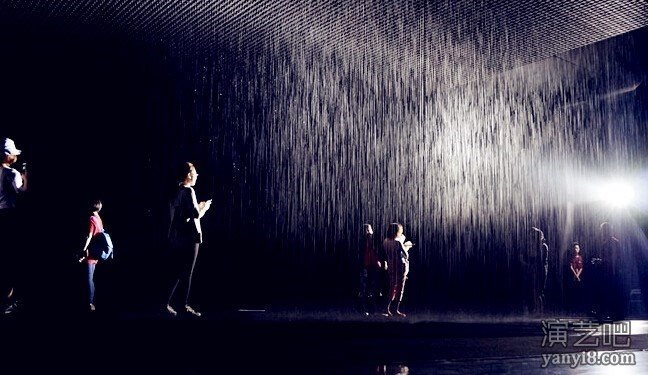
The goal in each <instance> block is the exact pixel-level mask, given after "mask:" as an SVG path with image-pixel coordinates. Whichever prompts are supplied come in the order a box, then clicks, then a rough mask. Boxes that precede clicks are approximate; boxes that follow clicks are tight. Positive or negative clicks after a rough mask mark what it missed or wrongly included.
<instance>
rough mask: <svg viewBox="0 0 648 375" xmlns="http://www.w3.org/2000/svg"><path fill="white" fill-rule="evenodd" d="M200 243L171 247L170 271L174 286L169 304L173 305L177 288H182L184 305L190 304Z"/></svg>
mask: <svg viewBox="0 0 648 375" xmlns="http://www.w3.org/2000/svg"><path fill="white" fill-rule="evenodd" d="M199 247H200V244H197V243H187V244H176V245H173V246H172V248H171V256H170V265H169V266H170V267H169V269H170V271H171V280H172V283H173V286H172V287H171V293H169V299H168V301H167V304H169V305H173V297H174V295H175V293H176V290H178V289H179V290H180V293H182V294H183V295H181V296H180V297H181V298H182V301H183V303H184V305H188V304H189V294H190V293H191V279H192V278H193V271H194V268H195V266H196V259H197V258H198V248H199Z"/></svg>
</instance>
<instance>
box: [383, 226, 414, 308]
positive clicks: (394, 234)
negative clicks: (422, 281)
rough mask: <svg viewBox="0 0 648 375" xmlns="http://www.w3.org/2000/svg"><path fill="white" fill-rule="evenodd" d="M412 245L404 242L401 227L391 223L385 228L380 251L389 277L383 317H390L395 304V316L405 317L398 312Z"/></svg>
mask: <svg viewBox="0 0 648 375" xmlns="http://www.w3.org/2000/svg"><path fill="white" fill-rule="evenodd" d="M411 247H412V243H411V242H409V241H407V242H405V241H404V235H403V225H402V224H399V223H391V224H389V227H388V228H387V238H385V239H384V240H383V243H382V251H383V252H384V253H385V256H386V259H387V261H386V263H387V265H386V267H387V274H388V276H389V295H388V302H387V306H386V308H385V312H384V314H383V315H386V316H391V315H393V314H392V312H391V305H392V304H393V303H394V302H396V311H395V314H396V315H398V316H403V317H404V316H406V315H405V314H404V313H402V312H401V311H400V304H401V302H402V300H403V294H404V292H405V281H406V280H407V275H408V273H409V255H408V254H409V253H408V251H409V249H410V248H411Z"/></svg>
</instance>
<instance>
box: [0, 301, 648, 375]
mask: <svg viewBox="0 0 648 375" xmlns="http://www.w3.org/2000/svg"><path fill="white" fill-rule="evenodd" d="M559 318H562V320H561V321H566V322H569V324H570V330H569V331H568V333H567V334H568V336H567V343H566V347H562V346H561V344H560V343H559V342H555V343H554V345H553V346H552V347H549V344H548V343H545V345H544V347H543V344H542V342H543V339H544V338H545V336H547V337H548V335H545V333H544V332H543V323H542V320H543V319H542V318H538V317H514V316H485V315H480V316H477V315H466V314H449V313H448V314H422V313H420V314H411V315H410V316H408V317H407V318H405V319H397V318H385V317H382V316H370V317H368V318H366V317H363V316H359V315H357V314H352V313H350V312H344V311H341V310H327V311H319V312H316V311H312V310H311V311H297V310H294V309H292V310H284V311H227V312H220V313H218V314H206V315H205V316H203V317H202V318H199V319H194V318H189V317H180V318H169V317H164V316H163V315H162V314H159V313H142V314H130V315H123V316H108V315H101V314H97V315H94V316H81V315H79V316H78V317H75V318H74V319H64V318H62V317H61V316H55V315H47V314H42V316H35V313H34V312H33V311H32V313H31V314H29V315H22V316H20V315H17V316H9V317H7V316H5V317H2V318H1V319H0V332H2V334H1V340H2V341H1V342H2V344H1V346H0V348H1V349H2V353H3V354H4V355H3V356H2V357H3V358H5V359H7V360H3V361H4V367H5V368H8V367H11V368H15V369H16V370H17V371H18V373H34V372H35V371H36V370H38V371H39V372H41V373H42V370H46V371H48V372H56V373H62V372H61V371H64V372H65V373H69V372H90V371H86V370H87V369H88V366H90V368H91V369H92V371H91V372H94V373H96V372H99V373H103V372H110V373H120V374H121V373H140V374H149V373H160V374H162V373H178V374H203V373H204V374H221V373H224V374H230V373H231V374H260V373H268V374H275V373H278V374H287V373H289V374H438V373H441V374H444V373H445V374H462V373H470V374H482V373H483V374H492V373H524V374H535V373H543V374H544V373H549V374H553V373H565V372H570V373H581V374H594V373H624V374H627V373H648V351H646V350H648V321H646V320H630V321H627V322H629V324H630V329H631V331H630V335H628V334H626V335H617V338H618V339H619V340H620V342H619V343H625V342H627V339H628V338H630V346H629V347H628V348H620V347H614V346H612V345H603V344H602V342H600V345H599V346H597V347H593V348H589V347H588V348H579V347H575V346H574V345H573V344H574V342H575V341H576V340H577V339H578V338H579V337H578V336H577V333H576V332H575V331H574V330H573V329H571V324H572V323H573V322H578V321H583V322H588V323H589V322H591V323H592V324H594V325H598V326H599V327H601V325H599V324H604V323H605V322H598V321H591V320H590V319H589V318H586V317H583V318H579V317H545V318H544V321H545V324H546V323H548V322H558V319H559ZM596 336H598V337H599V338H603V337H602V336H601V332H600V330H599V332H598V333H597V334H596V335H595V336H592V337H591V338H595V337H596ZM590 349H596V350H598V351H600V352H612V353H616V354H613V355H617V354H619V353H632V354H631V355H632V356H634V359H635V361H636V364H635V365H623V366H622V365H618V366H612V365H608V366H590V365H580V366H577V367H576V368H575V369H571V368H570V366H569V365H567V364H565V365H556V364H551V363H549V364H548V366H547V368H542V364H543V356H542V355H543V354H544V355H545V356H546V358H547V360H549V359H550V358H554V357H550V355H551V354H559V353H575V352H581V351H584V350H590Z"/></svg>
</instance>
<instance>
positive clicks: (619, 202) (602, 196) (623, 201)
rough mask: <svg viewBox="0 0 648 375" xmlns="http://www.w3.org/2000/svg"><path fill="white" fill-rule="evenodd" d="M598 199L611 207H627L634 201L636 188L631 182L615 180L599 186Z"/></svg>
mask: <svg viewBox="0 0 648 375" xmlns="http://www.w3.org/2000/svg"><path fill="white" fill-rule="evenodd" d="M596 194H597V199H598V200H600V201H602V202H604V203H605V204H607V205H608V206H610V207H614V208H627V207H628V206H630V205H631V204H632V203H633V202H634V198H635V189H634V187H633V186H632V184H631V183H629V182H627V181H623V180H613V181H610V182H606V183H603V184H601V185H600V186H599V187H598V188H597V193H596Z"/></svg>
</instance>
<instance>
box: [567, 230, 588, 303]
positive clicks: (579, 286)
mask: <svg viewBox="0 0 648 375" xmlns="http://www.w3.org/2000/svg"><path fill="white" fill-rule="evenodd" d="M567 259H568V262H569V276H568V278H567V285H566V287H567V305H568V306H569V308H570V310H572V312H581V310H582V309H583V303H584V297H585V294H584V293H585V290H584V288H583V271H584V269H585V268H584V265H585V262H584V261H583V255H582V254H581V248H580V244H579V243H578V242H574V244H573V245H572V249H571V252H570V254H569V256H568V257H567Z"/></svg>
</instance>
